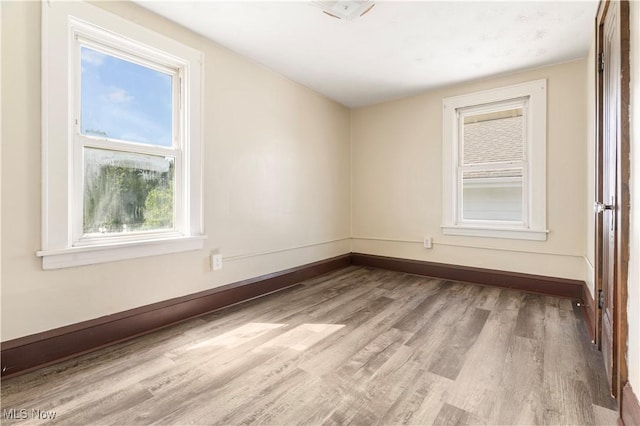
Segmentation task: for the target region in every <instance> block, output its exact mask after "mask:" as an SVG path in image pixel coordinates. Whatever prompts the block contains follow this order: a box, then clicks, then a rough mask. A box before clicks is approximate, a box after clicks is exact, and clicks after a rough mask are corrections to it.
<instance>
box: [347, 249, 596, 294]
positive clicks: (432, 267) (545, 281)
mask: <svg viewBox="0 0 640 426" xmlns="http://www.w3.org/2000/svg"><path fill="white" fill-rule="evenodd" d="M351 263H353V264H354V265H361V266H370V267H373V268H380V269H388V270H391V271H400V272H406V273H409V274H415V275H424V276H427V277H433V278H442V279H446V280H450V281H461V282H467V283H473V284H483V285H489V286H494V287H504V288H512V289H515V290H522V291H527V292H530V293H539V294H546V295H550V296H558V297H564V298H569V299H574V300H579V301H581V302H584V300H582V298H583V286H584V282H583V281H578V280H570V279H566V278H553V277H547V276H542V275H531V274H522V273H518V272H505V271H497V270H493V269H483V268H474V267H469V266H455V265H447V264H444V263H434V262H426V261H422V260H411V259H401V258H396V257H385V256H375V255H370V254H361V253H351Z"/></svg>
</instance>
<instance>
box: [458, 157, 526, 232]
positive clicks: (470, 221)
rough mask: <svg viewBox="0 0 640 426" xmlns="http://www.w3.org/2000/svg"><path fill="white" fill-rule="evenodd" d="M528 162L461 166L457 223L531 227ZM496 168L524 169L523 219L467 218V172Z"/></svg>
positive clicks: (459, 170)
mask: <svg viewBox="0 0 640 426" xmlns="http://www.w3.org/2000/svg"><path fill="white" fill-rule="evenodd" d="M528 169H529V167H528V164H527V162H525V161H520V162H514V161H508V162H502V163H491V164H486V165H484V166H480V165H473V166H469V165H467V166H460V167H458V172H457V179H456V182H457V190H456V196H457V199H456V219H455V223H456V224H457V225H472V226H474V225H480V226H509V227H519V228H529V224H530V217H529V192H530V191H529V181H530V178H529V173H528ZM496 170H521V171H522V195H521V208H522V220H499V219H495V220H494V219H465V218H464V214H463V212H464V205H465V203H464V183H463V181H464V174H465V172H469V171H471V172H491V171H496Z"/></svg>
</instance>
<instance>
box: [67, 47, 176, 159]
mask: <svg viewBox="0 0 640 426" xmlns="http://www.w3.org/2000/svg"><path fill="white" fill-rule="evenodd" d="M80 49H81V87H80V96H81V100H80V104H81V111H80V121H81V125H80V131H81V133H82V134H83V135H87V136H98V137H104V138H110V139H119V140H125V141H130V142H138V143H144V144H150V145H159V146H167V147H169V146H172V144H173V143H172V141H173V138H172V130H173V111H172V108H173V105H172V104H173V92H172V81H173V78H172V75H171V74H168V73H165V72H161V71H158V70H156V69H153V68H150V67H146V66H142V65H139V64H136V63H133V62H130V61H126V60H124V59H121V58H118V57H116V56H112V55H109V54H106V53H103V52H100V51H98V50H94V49H91V48H89V47H87V46H81V47H80Z"/></svg>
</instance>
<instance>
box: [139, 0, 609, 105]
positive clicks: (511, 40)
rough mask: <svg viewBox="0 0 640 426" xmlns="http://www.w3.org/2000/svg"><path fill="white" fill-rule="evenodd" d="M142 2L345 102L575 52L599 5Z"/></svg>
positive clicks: (579, 52)
mask: <svg viewBox="0 0 640 426" xmlns="http://www.w3.org/2000/svg"><path fill="white" fill-rule="evenodd" d="M135 1H136V3H139V4H140V5H141V6H143V7H145V8H147V9H150V10H152V11H154V12H156V13H158V14H160V15H163V16H165V17H167V18H169V19H171V20H173V21H175V22H178V23H180V24H181V25H183V26H185V27H187V28H190V29H192V30H193V31H195V32H197V33H200V34H202V35H204V36H206V37H208V38H210V39H211V40H214V41H215V42H217V43H219V44H221V45H223V46H226V47H228V48H229V49H231V50H233V51H236V52H238V53H240V54H242V55H245V56H247V57H249V58H251V59H253V60H255V61H257V62H259V63H262V64H264V65H266V66H267V67H269V68H271V69H273V70H275V71H277V72H279V73H281V74H283V75H285V76H287V77H288V78H290V79H292V80H294V81H297V82H299V83H301V84H303V85H305V86H307V87H310V88H312V89H314V90H316V91H318V92H320V93H322V94H324V95H326V96H328V97H329V98H331V99H334V100H336V101H338V102H340V103H341V104H343V105H346V106H349V107H358V106H363V105H369V104H373V103H377V102H381V101H385V100H388V99H393V98H399V97H403V96H408V95H411V94H415V93H419V92H422V91H425V90H427V89H432V88H435V87H439V86H445V85H450V84H454V83H459V82H462V81H468V80H473V79H478V78H482V77H487V76H491V75H496V74H503V73H509V72H513V71H517V70H522V69H528V68H535V67H539V66H543V65H548V64H553V63H558V62H564V61H569V60H572V59H577V58H582V57H584V56H585V55H586V53H587V50H588V47H589V43H590V41H591V37H592V28H593V22H594V17H595V13H596V8H597V1H542V2H531V1H502V2H489V1H466V2H461V1H440V2H435V1H378V2H377V3H376V5H375V7H374V8H373V9H372V10H371V11H370V12H369V13H368V14H366V15H365V16H363V17H361V18H359V19H357V20H354V21H346V20H339V19H335V18H332V17H329V16H327V15H325V14H324V13H322V10H321V9H319V8H318V7H315V6H312V5H311V2H307V1H304V2H303V1H280V2H275V1H259V2H247V1H157V0H155V1H154V0H135Z"/></svg>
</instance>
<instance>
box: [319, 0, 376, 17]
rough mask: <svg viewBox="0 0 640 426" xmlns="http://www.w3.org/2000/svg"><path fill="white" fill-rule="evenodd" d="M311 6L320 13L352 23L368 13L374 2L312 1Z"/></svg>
mask: <svg viewBox="0 0 640 426" xmlns="http://www.w3.org/2000/svg"><path fill="white" fill-rule="evenodd" d="M311 4H312V5H313V6H316V7H319V8H320V9H322V12H323V13H325V14H327V15H329V16H331V17H333V18H338V19H345V20H347V21H353V20H354V19H357V18H359V17H361V16H363V15H364V14H365V13H367V12H369V11H370V10H371V9H372V8H373V6H375V5H376V4H375V2H373V1H370V0H351V1H346V0H339V1H312V2H311Z"/></svg>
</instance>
